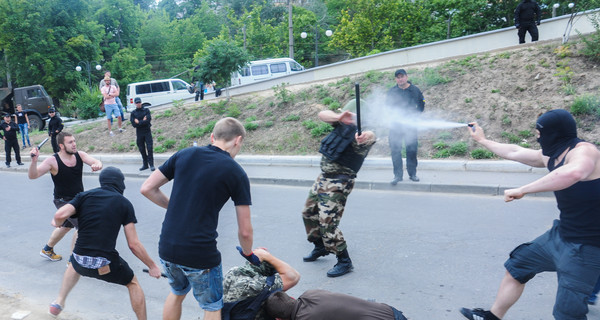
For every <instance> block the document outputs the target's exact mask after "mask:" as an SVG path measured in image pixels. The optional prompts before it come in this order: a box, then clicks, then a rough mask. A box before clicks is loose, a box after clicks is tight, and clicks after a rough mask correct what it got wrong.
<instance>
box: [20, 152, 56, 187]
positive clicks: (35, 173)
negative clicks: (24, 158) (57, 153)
mask: <svg viewBox="0 0 600 320" xmlns="http://www.w3.org/2000/svg"><path fill="white" fill-rule="evenodd" d="M31 155H32V157H31V163H30V164H29V170H27V176H28V177H29V179H32V180H33V179H37V178H39V177H41V176H43V175H45V174H46V172H48V171H50V172H51V173H52V174H55V173H56V170H57V164H56V158H54V157H48V158H46V160H44V161H42V163H40V165H38V164H37V161H38V158H39V157H40V151H39V150H38V148H37V147H33V149H31Z"/></svg>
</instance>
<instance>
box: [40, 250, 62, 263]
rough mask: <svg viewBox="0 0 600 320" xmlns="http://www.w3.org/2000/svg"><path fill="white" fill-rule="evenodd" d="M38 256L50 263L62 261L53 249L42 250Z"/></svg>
mask: <svg viewBox="0 0 600 320" xmlns="http://www.w3.org/2000/svg"><path fill="white" fill-rule="evenodd" d="M40 256H42V257H44V258H46V259H48V260H50V261H60V260H61V259H62V256H61V255H60V254H56V253H54V249H50V251H46V250H44V249H42V251H40Z"/></svg>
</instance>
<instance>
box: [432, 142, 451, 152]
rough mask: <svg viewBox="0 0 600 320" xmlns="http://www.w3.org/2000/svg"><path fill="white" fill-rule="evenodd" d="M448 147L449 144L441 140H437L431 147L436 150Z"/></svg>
mask: <svg viewBox="0 0 600 320" xmlns="http://www.w3.org/2000/svg"><path fill="white" fill-rule="evenodd" d="M448 147H449V145H448V144H447V143H445V142H443V141H438V142H436V143H434V144H433V148H434V149H436V150H443V149H447V148H448Z"/></svg>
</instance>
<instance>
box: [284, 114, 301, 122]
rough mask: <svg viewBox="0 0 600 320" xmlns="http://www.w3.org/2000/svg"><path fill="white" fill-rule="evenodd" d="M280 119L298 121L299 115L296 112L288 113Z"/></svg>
mask: <svg viewBox="0 0 600 320" xmlns="http://www.w3.org/2000/svg"><path fill="white" fill-rule="evenodd" d="M281 120H282V121H298V120H300V116H299V115H297V114H290V115H288V116H287V117H285V118H283V119H281ZM302 124H304V123H302Z"/></svg>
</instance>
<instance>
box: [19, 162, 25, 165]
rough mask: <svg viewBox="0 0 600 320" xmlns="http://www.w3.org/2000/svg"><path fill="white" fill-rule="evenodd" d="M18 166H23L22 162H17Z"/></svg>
mask: <svg viewBox="0 0 600 320" xmlns="http://www.w3.org/2000/svg"><path fill="white" fill-rule="evenodd" d="M17 164H18V165H20V166H23V165H25V164H24V163H23V162H17Z"/></svg>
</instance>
